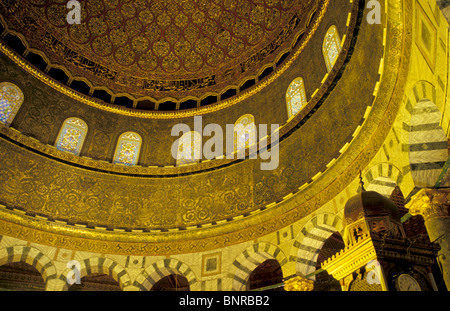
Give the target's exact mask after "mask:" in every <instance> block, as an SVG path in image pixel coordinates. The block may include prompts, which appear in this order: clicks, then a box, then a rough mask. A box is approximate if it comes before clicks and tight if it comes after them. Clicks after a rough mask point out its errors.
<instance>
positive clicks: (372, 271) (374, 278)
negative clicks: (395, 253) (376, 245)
mask: <svg viewBox="0 0 450 311" xmlns="http://www.w3.org/2000/svg"><path fill="white" fill-rule="evenodd" d="M366 272H367V276H366V281H367V283H369V284H370V285H373V284H381V265H380V263H379V262H378V260H371V261H369V262H368V263H367V265H366Z"/></svg>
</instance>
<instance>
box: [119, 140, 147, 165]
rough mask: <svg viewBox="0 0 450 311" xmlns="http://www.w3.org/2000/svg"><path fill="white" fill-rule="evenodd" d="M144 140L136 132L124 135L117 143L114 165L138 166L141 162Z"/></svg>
mask: <svg viewBox="0 0 450 311" xmlns="http://www.w3.org/2000/svg"><path fill="white" fill-rule="evenodd" d="M141 143H142V138H141V136H140V135H139V134H137V133H134V132H126V133H123V134H122V135H121V136H120V138H119V141H118V142H117V147H116V152H115V154H114V163H119V164H124V165H136V164H137V162H138V160H139V151H140V150H141Z"/></svg>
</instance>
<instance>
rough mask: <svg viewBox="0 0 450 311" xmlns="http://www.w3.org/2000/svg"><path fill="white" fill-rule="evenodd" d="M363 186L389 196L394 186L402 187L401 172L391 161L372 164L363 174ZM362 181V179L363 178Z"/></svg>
mask: <svg viewBox="0 0 450 311" xmlns="http://www.w3.org/2000/svg"><path fill="white" fill-rule="evenodd" d="M364 179H365V180H366V181H367V182H368V184H367V183H365V185H364V188H365V189H366V190H367V191H376V192H378V193H379V194H381V195H384V196H386V197H390V195H391V194H392V191H393V190H394V188H395V187H396V186H399V187H400V189H401V187H402V181H403V174H402V172H401V171H400V170H399V169H398V168H397V167H395V166H394V165H392V164H391V163H386V162H385V163H379V164H377V165H375V166H372V167H371V168H370V169H369V170H368V171H367V172H366V173H365V174H364ZM363 181H364V180H363Z"/></svg>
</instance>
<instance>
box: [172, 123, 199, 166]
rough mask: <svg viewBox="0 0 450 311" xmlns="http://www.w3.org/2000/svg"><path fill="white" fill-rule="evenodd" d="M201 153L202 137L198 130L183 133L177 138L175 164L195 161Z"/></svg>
mask: <svg viewBox="0 0 450 311" xmlns="http://www.w3.org/2000/svg"><path fill="white" fill-rule="evenodd" d="M201 155H202V138H201V136H200V134H199V133H198V132H195V131H191V132H187V133H185V134H184V135H183V136H181V137H180V139H179V140H178V152H177V165H183V164H189V163H196V162H198V161H199V160H200V159H201Z"/></svg>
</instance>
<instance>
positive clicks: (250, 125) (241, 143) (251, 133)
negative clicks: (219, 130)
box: [234, 114, 256, 151]
mask: <svg viewBox="0 0 450 311" xmlns="http://www.w3.org/2000/svg"><path fill="white" fill-rule="evenodd" d="M254 143H256V127H255V118H254V117H253V116H252V115H251V114H245V115H243V116H242V117H240V118H239V119H238V120H237V121H236V123H234V146H235V151H240V150H245V149H247V148H248V147H249V146H251V145H252V144H254Z"/></svg>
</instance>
